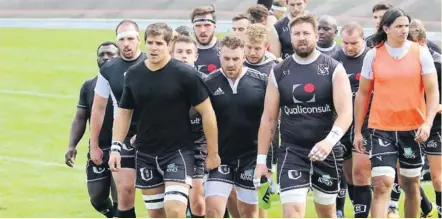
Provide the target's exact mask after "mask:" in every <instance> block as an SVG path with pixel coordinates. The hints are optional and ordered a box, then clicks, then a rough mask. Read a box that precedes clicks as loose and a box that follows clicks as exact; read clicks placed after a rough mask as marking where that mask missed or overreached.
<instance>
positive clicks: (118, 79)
mask: <svg viewBox="0 0 442 219" xmlns="http://www.w3.org/2000/svg"><path fill="white" fill-rule="evenodd" d="M146 58H147V57H146V54H144V53H141V54H140V56H138V58H137V59H135V60H132V61H126V60H124V59H122V58H121V57H117V58H115V59H112V60H111V61H109V62H107V63H106V64H105V65H104V66H102V67H101V69H100V75H99V76H98V80H97V85H96V87H95V92H96V93H98V94H99V95H101V96H105V97H106V98H108V97H110V98H111V100H112V103H113V106H114V113H115V112H116V107H117V106H118V103H119V102H120V99H121V95H122V94H123V87H124V74H125V73H126V71H127V70H128V69H129V67H131V66H133V65H135V64H137V63H140V62H143V61H144V60H146ZM136 118H138V112H137V111H135V112H134V114H133V116H132V121H131V125H130V128H129V133H128V137H131V136H132V135H134V132H135V128H136V120H137V119H136Z"/></svg>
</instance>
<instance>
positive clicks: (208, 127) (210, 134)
mask: <svg viewBox="0 0 442 219" xmlns="http://www.w3.org/2000/svg"><path fill="white" fill-rule="evenodd" d="M195 110H197V111H198V112H199V114H200V115H201V117H202V120H203V130H204V135H205V136H206V141H207V154H218V126H217V123H216V116H215V111H213V107H212V103H211V102H210V99H209V98H207V99H206V100H204V101H203V102H202V103H200V104H198V105H197V106H195Z"/></svg>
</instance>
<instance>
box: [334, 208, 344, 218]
mask: <svg viewBox="0 0 442 219" xmlns="http://www.w3.org/2000/svg"><path fill="white" fill-rule="evenodd" d="M336 217H337V218H344V212H342V211H341V210H337V211H336Z"/></svg>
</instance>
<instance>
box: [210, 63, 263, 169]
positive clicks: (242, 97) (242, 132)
mask: <svg viewBox="0 0 442 219" xmlns="http://www.w3.org/2000/svg"><path fill="white" fill-rule="evenodd" d="M244 71H245V73H244V75H243V76H242V77H241V78H238V79H236V81H235V82H234V83H233V82H232V80H231V79H228V78H227V77H226V76H225V75H224V74H223V73H222V70H221V69H219V70H217V71H215V72H213V73H212V74H210V75H209V77H207V78H206V85H207V87H208V89H209V93H210V101H211V102H212V106H213V110H214V111H215V114H216V119H217V123H218V141H219V143H218V144H219V154H220V157H221V160H222V162H223V163H226V162H227V163H228V162H230V161H233V160H236V159H238V158H240V157H244V156H249V155H256V153H257V147H258V146H257V142H258V130H259V125H260V121H261V115H262V112H263V110H264V97H265V91H266V86H267V76H266V75H265V74H262V73H260V72H258V71H256V70H254V69H251V68H244Z"/></svg>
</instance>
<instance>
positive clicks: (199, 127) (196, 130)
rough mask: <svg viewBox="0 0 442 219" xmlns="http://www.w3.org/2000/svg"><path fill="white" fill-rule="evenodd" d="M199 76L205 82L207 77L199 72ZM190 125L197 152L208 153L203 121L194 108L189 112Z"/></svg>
mask: <svg viewBox="0 0 442 219" xmlns="http://www.w3.org/2000/svg"><path fill="white" fill-rule="evenodd" d="M197 73H198V76H199V77H200V78H201V79H203V80H204V78H206V77H207V76H206V75H205V74H204V73H202V72H197ZM189 116H190V125H191V127H192V139H193V143H195V147H196V150H200V151H207V146H206V136H205V135H204V130H203V119H202V117H201V115H200V114H199V113H198V111H196V110H195V109H194V108H193V107H192V108H191V109H190V111H189Z"/></svg>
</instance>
